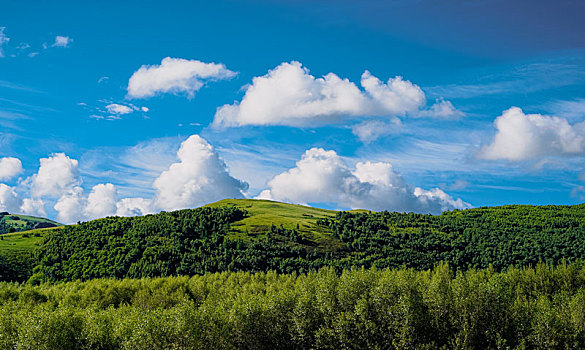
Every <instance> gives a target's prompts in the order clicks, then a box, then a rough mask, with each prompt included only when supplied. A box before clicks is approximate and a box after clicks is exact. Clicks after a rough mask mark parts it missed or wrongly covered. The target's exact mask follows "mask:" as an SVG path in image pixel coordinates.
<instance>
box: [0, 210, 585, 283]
mask: <svg viewBox="0 0 585 350" xmlns="http://www.w3.org/2000/svg"><path fill="white" fill-rule="evenodd" d="M0 237H2V238H3V240H0V280H2V279H3V280H25V279H27V278H28V277H29V276H31V275H33V267H34V266H36V267H34V275H33V276H32V281H61V280H76V279H81V280H88V279H92V278H98V277H115V278H143V277H157V276H170V275H197V274H204V273H207V272H221V271H251V272H259V271H269V270H274V271H277V272H283V273H291V272H307V271H312V270H316V269H319V268H321V267H324V266H330V267H333V268H334V269H336V270H337V271H341V270H343V269H346V268H350V267H352V266H363V267H379V268H385V267H391V268H393V267H402V266H406V267H412V268H415V269H418V270H426V269H429V268H432V267H433V266H435V265H436V264H437V263H439V262H440V261H444V262H447V263H449V265H450V266H451V267H452V268H454V269H456V270H467V269H470V268H486V267H488V266H490V265H491V266H493V267H494V268H495V269H496V270H498V271H500V270H505V269H507V268H508V267H510V266H518V267H520V266H529V265H535V264H536V263H538V262H545V263H548V264H553V265H556V264H558V263H559V262H561V261H563V260H566V261H581V260H583V259H585V205H575V206H526V205H510V206H502V207H490V208H476V209H469V210H455V211H451V212H445V213H443V214H442V215H427V214H414V213H393V212H379V213H378V212H369V211H363V210H362V211H360V210H358V211H349V212H337V211H331V210H323V209H317V208H311V207H306V206H300V205H293V204H286V203H278V202H272V201H264V200H249V199H237V200H235V199H229V200H223V201H219V202H217V203H212V204H209V205H207V206H205V207H202V208H197V209H186V210H179V211H175V212H162V213H160V214H155V215H147V216H143V217H132V218H119V217H109V218H104V219H99V220H93V221H90V222H86V223H81V224H79V225H70V226H64V227H61V228H57V229H43V230H32V231H26V232H21V233H13V234H9V235H2V236H0ZM15 256H17V257H19V258H18V259H15V258H14V257H15ZM14 261H16V263H14ZM2 264H4V265H2Z"/></svg>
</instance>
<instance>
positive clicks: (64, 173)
mask: <svg viewBox="0 0 585 350" xmlns="http://www.w3.org/2000/svg"><path fill="white" fill-rule="evenodd" d="M40 163H41V165H40V167H39V171H38V172H37V173H36V174H35V175H33V176H32V178H31V190H32V194H33V196H35V197H41V196H51V197H59V196H61V195H63V194H64V193H66V192H67V191H69V190H70V189H71V188H73V187H74V186H76V185H79V184H80V183H81V179H80V177H79V169H78V162H77V160H76V159H71V158H69V157H68V156H66V155H65V154H64V153H55V154H53V155H51V156H50V157H48V158H41V159H40Z"/></svg>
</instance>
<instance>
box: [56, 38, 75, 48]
mask: <svg viewBox="0 0 585 350" xmlns="http://www.w3.org/2000/svg"><path fill="white" fill-rule="evenodd" d="M72 42H73V39H71V38H70V37H68V36H61V35H57V36H56V37H55V42H54V43H53V44H52V45H51V46H52V47H68V46H69V45H71V43H72Z"/></svg>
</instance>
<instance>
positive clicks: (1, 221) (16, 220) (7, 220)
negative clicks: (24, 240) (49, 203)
mask: <svg viewBox="0 0 585 350" xmlns="http://www.w3.org/2000/svg"><path fill="white" fill-rule="evenodd" d="M57 226H62V224H60V223H58V222H56V221H53V220H49V219H45V218H39V217H35V216H27V215H20V214H10V213H8V212H6V211H4V212H0V235H1V234H6V233H12V232H20V231H27V230H34V229H39V228H49V227H57Z"/></svg>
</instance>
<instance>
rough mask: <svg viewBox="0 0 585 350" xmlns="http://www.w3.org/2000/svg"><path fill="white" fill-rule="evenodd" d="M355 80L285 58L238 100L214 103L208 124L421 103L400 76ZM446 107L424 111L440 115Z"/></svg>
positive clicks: (310, 117)
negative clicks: (316, 72) (317, 73)
mask: <svg viewBox="0 0 585 350" xmlns="http://www.w3.org/2000/svg"><path fill="white" fill-rule="evenodd" d="M360 84H361V87H362V89H360V88H358V87H357V86H356V84H354V83H353V82H351V81H349V80H348V79H342V78H340V77H339V76H337V75H336V74H334V73H328V74H327V75H325V76H323V77H322V78H315V77H314V76H312V75H311V74H309V70H308V69H307V68H305V67H303V66H302V64H301V63H300V62H296V61H292V62H290V63H286V62H284V63H281V64H280V65H279V66H278V67H276V68H274V69H272V70H270V71H269V72H268V74H266V75H264V76H260V77H255V78H253V80H252V84H250V85H248V86H247V87H246V88H245V91H246V92H245V94H244V97H243V98H242V100H241V101H240V102H235V103H234V104H231V105H224V106H222V107H220V108H218V110H217V112H216V114H215V118H214V122H213V125H214V126H216V127H219V126H242V125H288V126H306V125H314V124H315V123H326V122H340V121H342V120H343V119H344V118H347V117H357V116H383V117H396V116H404V115H406V114H413V115H414V114H417V113H420V111H422V110H423V107H424V106H425V104H426V98H425V94H424V92H423V91H422V90H421V89H420V88H419V87H418V86H417V85H415V84H413V83H411V82H410V81H407V80H404V79H402V77H395V78H390V79H388V81H387V82H383V81H381V80H380V79H378V78H376V77H375V76H373V75H372V74H371V73H370V72H368V71H365V72H364V73H363V74H362V77H361V82H360ZM445 103H446V102H445ZM450 106H451V107H452V105H450ZM448 107H449V106H447V107H441V106H439V107H436V108H435V109H436V111H435V110H433V111H432V112H428V113H427V114H426V116H439V115H441V116H442V114H445V113H446V108H448Z"/></svg>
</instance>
